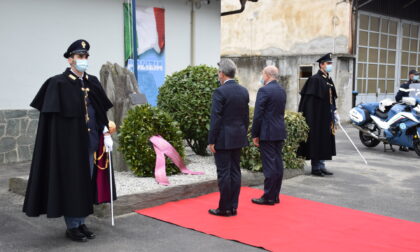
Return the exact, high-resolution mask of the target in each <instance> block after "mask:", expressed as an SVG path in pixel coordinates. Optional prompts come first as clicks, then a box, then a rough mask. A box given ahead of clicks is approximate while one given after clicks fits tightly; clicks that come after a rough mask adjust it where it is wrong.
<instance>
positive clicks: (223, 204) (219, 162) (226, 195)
mask: <svg viewBox="0 0 420 252" xmlns="http://www.w3.org/2000/svg"><path fill="white" fill-rule="evenodd" d="M240 157H241V149H234V150H216V153H215V154H214V159H215V161H216V166H217V182H218V185H219V191H220V200H219V209H220V210H223V211H226V210H232V209H237V208H238V200H239V192H240V190H241V168H240V166H239V164H240Z"/></svg>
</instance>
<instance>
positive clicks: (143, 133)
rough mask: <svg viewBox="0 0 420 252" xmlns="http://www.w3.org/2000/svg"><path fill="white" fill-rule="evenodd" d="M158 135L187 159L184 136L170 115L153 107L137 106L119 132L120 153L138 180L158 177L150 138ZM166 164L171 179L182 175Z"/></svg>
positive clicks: (129, 112)
mask: <svg viewBox="0 0 420 252" xmlns="http://www.w3.org/2000/svg"><path fill="white" fill-rule="evenodd" d="M155 135H161V136H162V137H163V138H165V139H166V140H167V141H168V142H169V143H170V144H172V146H174V147H175V149H176V150H177V151H178V153H179V154H180V155H181V157H183V158H184V156H185V154H184V145H183V143H182V141H183V140H182V132H181V130H180V129H179V126H178V123H177V122H176V121H174V120H173V119H172V118H171V116H170V115H169V114H168V113H166V112H163V111H161V110H160V109H158V108H153V107H151V106H150V105H142V106H137V107H135V108H133V109H131V110H129V111H128V115H127V117H126V118H125V119H124V122H123V125H122V126H121V127H120V129H119V135H118V138H119V142H120V148H119V150H120V151H121V152H122V154H123V156H124V159H125V160H126V161H127V163H128V165H129V166H130V168H131V170H132V171H133V173H134V174H135V175H136V176H140V177H152V176H153V175H154V169H155V163H156V154H155V151H154V149H153V145H152V144H151V142H150V141H149V138H150V137H152V136H155ZM166 164H167V165H166V173H167V174H168V175H171V174H176V173H178V171H179V169H178V168H177V167H176V166H175V165H174V164H173V163H172V162H171V161H170V160H169V159H167V160H166Z"/></svg>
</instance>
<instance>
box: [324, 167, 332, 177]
mask: <svg viewBox="0 0 420 252" xmlns="http://www.w3.org/2000/svg"><path fill="white" fill-rule="evenodd" d="M321 172H322V174H324V175H329V176H331V175H334V173H332V172H330V171H328V170H327V169H325V168H324V169H321Z"/></svg>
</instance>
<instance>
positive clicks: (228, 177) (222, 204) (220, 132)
mask: <svg viewBox="0 0 420 252" xmlns="http://www.w3.org/2000/svg"><path fill="white" fill-rule="evenodd" d="M235 73H236V65H235V63H233V61H232V60H230V59H223V60H222V61H220V63H219V76H218V78H219V81H220V84H221V86H220V87H219V88H217V89H216V90H215V91H214V93H213V98H212V108H211V121H210V132H209V139H208V140H209V148H210V151H211V152H212V153H214V159H215V161H216V166H217V181H218V185H219V191H220V201H219V207H218V208H217V209H210V210H209V213H210V214H213V215H217V216H232V215H236V214H237V209H238V199H239V191H240V188H241V170H240V166H239V163H240V156H241V148H242V147H245V146H247V145H248V139H247V131H248V124H249V107H248V103H249V95H248V91H247V90H246V89H245V88H244V87H242V86H240V85H239V84H238V83H237V82H236V81H235V80H234V78H235Z"/></svg>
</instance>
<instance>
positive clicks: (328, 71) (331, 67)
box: [325, 64, 333, 73]
mask: <svg viewBox="0 0 420 252" xmlns="http://www.w3.org/2000/svg"><path fill="white" fill-rule="evenodd" d="M332 70H333V65H332V64H328V65H327V67H326V68H325V71H327V73H330V72H331V71H332Z"/></svg>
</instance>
